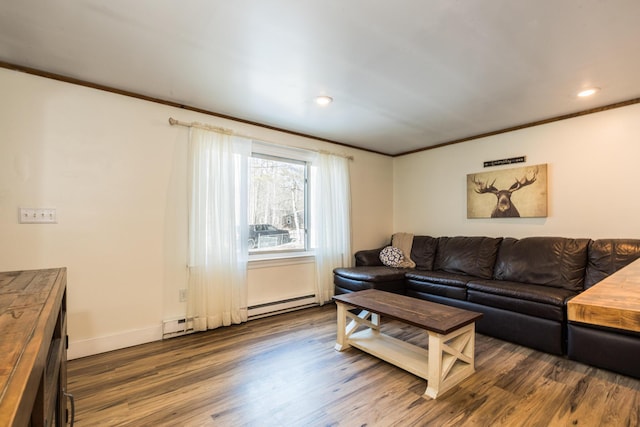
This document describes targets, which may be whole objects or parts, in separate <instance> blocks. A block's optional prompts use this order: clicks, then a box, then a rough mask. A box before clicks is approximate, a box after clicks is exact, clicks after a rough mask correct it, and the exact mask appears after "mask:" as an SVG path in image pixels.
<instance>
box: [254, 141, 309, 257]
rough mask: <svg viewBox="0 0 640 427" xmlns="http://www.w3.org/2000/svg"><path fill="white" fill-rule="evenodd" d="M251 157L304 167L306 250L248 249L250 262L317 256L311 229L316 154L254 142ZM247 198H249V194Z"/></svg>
mask: <svg viewBox="0 0 640 427" xmlns="http://www.w3.org/2000/svg"><path fill="white" fill-rule="evenodd" d="M251 157H258V158H263V159H273V160H277V161H283V162H290V163H294V164H295V163H297V164H301V165H304V175H305V177H304V198H303V199H304V248H300V249H281V250H265V251H254V252H252V251H251V250H250V249H248V248H247V253H248V257H249V258H248V259H249V261H252V260H263V259H279V258H298V257H305V256H313V255H314V254H315V251H314V250H313V249H312V248H311V227H312V221H313V218H312V215H311V199H310V191H311V167H312V165H313V163H314V160H315V158H316V153H315V152H312V151H308V150H303V149H298V148H291V147H284V146H278V145H272V144H268V143H265V142H262V141H253V144H252V148H251ZM250 181H251V177H250V176H249V182H250ZM247 197H249V196H248V194H247ZM249 222H250V221H247V227H248V226H250V225H251V224H249Z"/></svg>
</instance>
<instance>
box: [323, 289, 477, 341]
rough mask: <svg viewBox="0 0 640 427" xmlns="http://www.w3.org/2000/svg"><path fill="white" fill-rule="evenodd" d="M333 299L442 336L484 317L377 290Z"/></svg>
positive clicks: (472, 312) (353, 293) (338, 296)
mask: <svg viewBox="0 0 640 427" xmlns="http://www.w3.org/2000/svg"><path fill="white" fill-rule="evenodd" d="M333 299H334V301H336V302H341V303H345V304H348V305H351V306H353V307H356V308H360V309H363V310H368V311H372V312H374V313H378V314H380V315H383V316H386V317H389V318H391V319H396V320H400V321H402V322H404V323H408V324H410V325H413V326H417V327H419V328H422V329H426V330H428V331H433V332H437V333H439V334H448V333H450V332H452V331H455V330H456V329H458V328H461V327H463V326H465V325H468V324H469V323H472V322H475V321H476V320H478V319H480V318H481V317H482V313H476V312H474V311H468V310H463V309H461V308H456V307H450V306H448V305H444V304H437V303H435V302H430V301H424V300H421V299H418V298H413V297H407V296H404V295H398V294H394V293H391V292H384V291H378V290H376V289H367V290H364V291H358V292H352V293H349V294H342V295H336V296H334V297H333Z"/></svg>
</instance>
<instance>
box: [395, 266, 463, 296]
mask: <svg viewBox="0 0 640 427" xmlns="http://www.w3.org/2000/svg"><path fill="white" fill-rule="evenodd" d="M405 276H406V281H407V283H406V286H407V292H411V291H415V292H418V293H420V294H429V295H440V296H443V297H448V298H455V299H459V300H465V299H466V298H467V286H466V285H467V282H468V281H469V280H471V279H472V278H473V276H467V275H463V274H455V273H447V272H445V271H420V270H414V271H409V272H407V273H406V275H405Z"/></svg>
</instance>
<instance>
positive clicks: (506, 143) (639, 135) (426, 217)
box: [394, 104, 640, 238]
mask: <svg viewBox="0 0 640 427" xmlns="http://www.w3.org/2000/svg"><path fill="white" fill-rule="evenodd" d="M639 141H640V105H638V104H635V105H632V106H628V107H624V108H618V109H613V110H608V111H604V112H600V113H595V114H589V115H585V116H581V117H577V118H573V119H569V120H563V121H559V122H554V123H551V124H547V125H543V126H537V127H532V128H527V129H522V130H519V131H515V132H510V133H505V134H500V135H496V136H492V137H488V138H483V139H478V140H474V141H468V142H465V143H460V144H455V145H450V146H446V147H442V148H437V149H433V150H428V151H423V152H420V153H416V154H412V155H407V156H402V157H397V158H395V159H394V231H395V232H398V231H407V232H413V233H414V234H429V235H434V236H444V235H449V236H454V235H467V236H470V235H486V236H511V237H518V238H519V237H526V236H550V235H556V236H565V237H590V238H605V237H629V238H640V221H639V220H638V218H640V197H638V196H637V193H638V190H637V184H638V167H639V159H640V143H639ZM521 155H525V156H526V157H527V162H526V163H524V164H517V165H511V166H501V167H495V168H483V162H484V161H487V160H495V159H504V158H510V157H517V156H521ZM540 163H547V164H548V217H546V218H508V219H467V217H466V176H467V174H470V173H476V172H487V171H491V170H498V169H508V168H512V167H518V166H526V165H535V164H540Z"/></svg>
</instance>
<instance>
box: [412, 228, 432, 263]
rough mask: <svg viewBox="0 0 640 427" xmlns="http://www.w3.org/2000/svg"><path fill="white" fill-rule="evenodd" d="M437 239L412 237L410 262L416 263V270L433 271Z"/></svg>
mask: <svg viewBox="0 0 640 427" xmlns="http://www.w3.org/2000/svg"><path fill="white" fill-rule="evenodd" d="M437 247H438V239H437V238H435V237H431V236H413V244H412V245H411V260H412V261H413V262H415V263H416V269H417V270H433V261H434V260H435V258H436V248H437Z"/></svg>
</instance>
